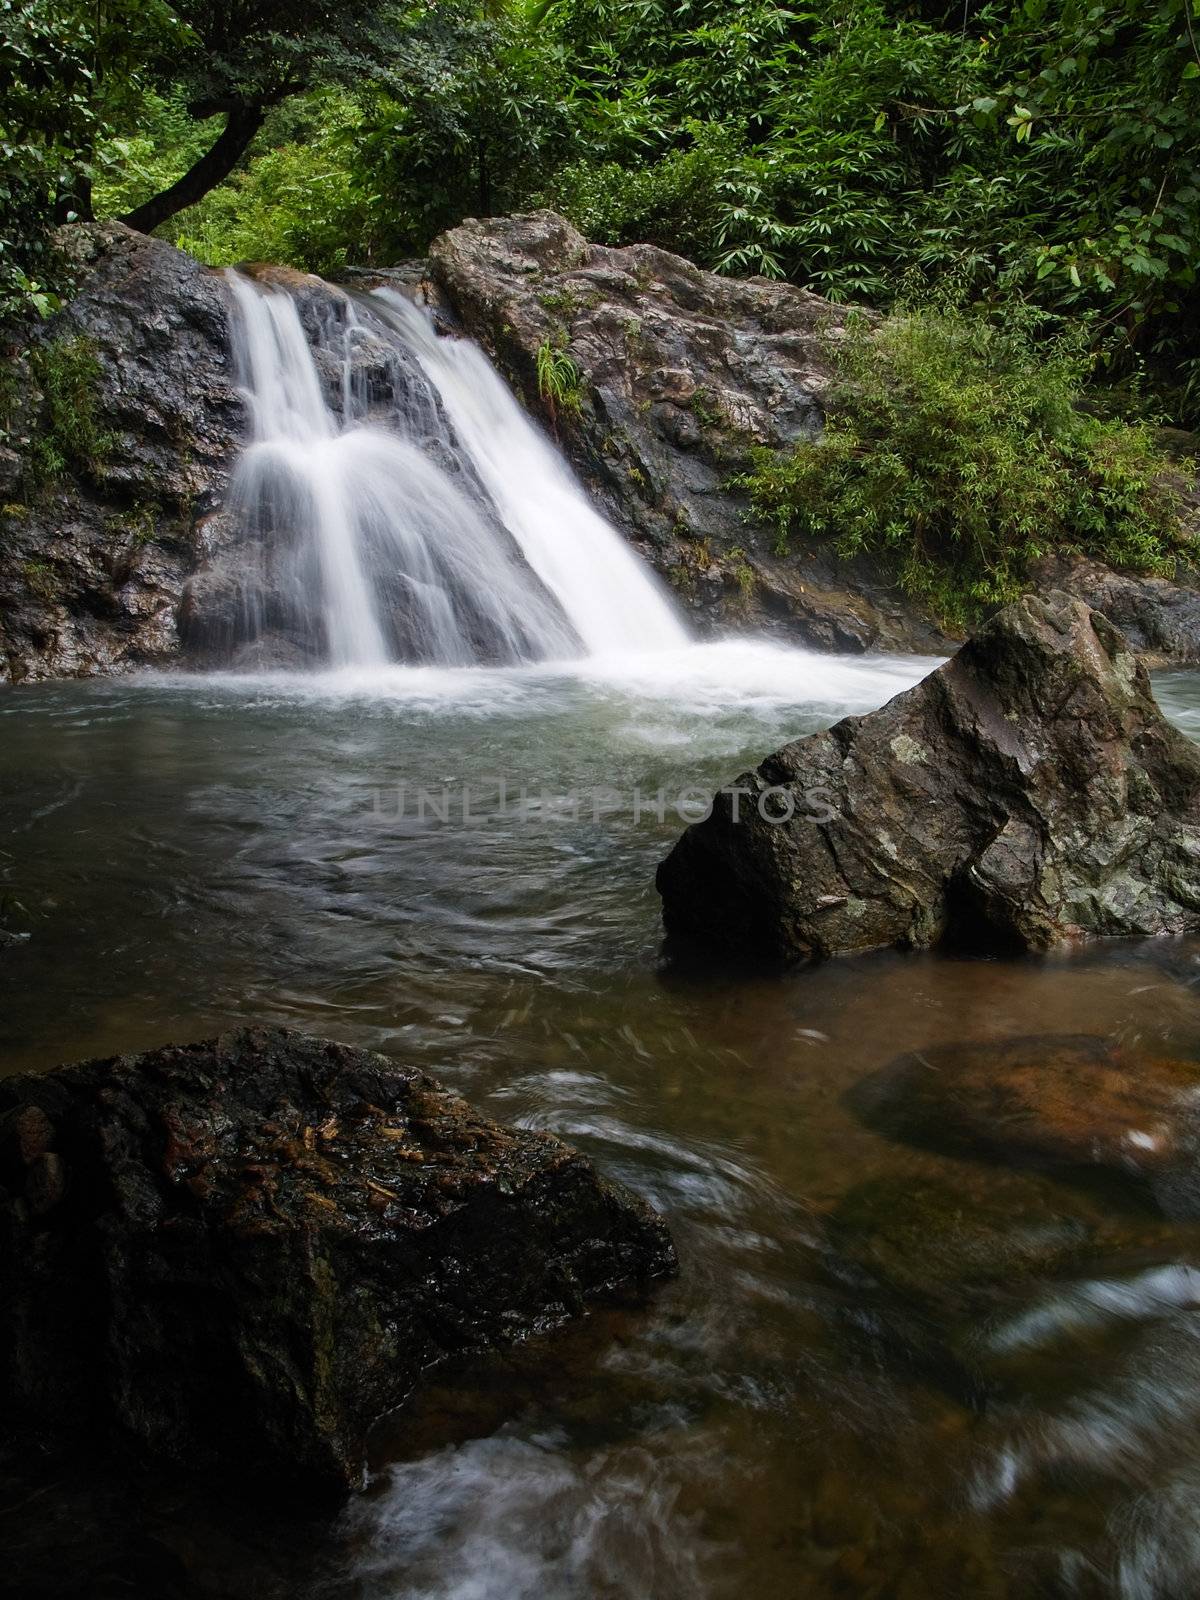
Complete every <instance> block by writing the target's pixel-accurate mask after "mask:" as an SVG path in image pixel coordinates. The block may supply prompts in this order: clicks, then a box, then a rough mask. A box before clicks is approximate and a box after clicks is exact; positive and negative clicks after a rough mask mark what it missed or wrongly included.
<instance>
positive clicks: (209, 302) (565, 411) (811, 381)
mask: <svg viewBox="0 0 1200 1600" xmlns="http://www.w3.org/2000/svg"><path fill="white" fill-rule="evenodd" d="M68 246H69V248H70V250H71V251H72V253H73V254H74V256H75V258H76V264H77V268H78V271H77V279H78V284H79V288H78V292H77V294H76V296H75V298H74V299H73V300H72V302H71V303H70V304H69V305H68V306H67V307H66V309H65V310H64V311H63V312H61V313H60V314H59V315H58V316H57V317H56V318H54V319H53V320H52V321H51V322H50V323H49V324H47V325H46V326H45V327H43V328H40V329H38V330H37V332H36V334H35V336H34V338H33V340H32V342H31V343H30V344H29V345H28V347H27V348H25V349H24V350H21V351H18V352H15V353H11V354H10V357H9V359H8V360H7V361H5V362H4V363H3V364H2V365H0V424H2V426H3V440H2V442H0V680H5V679H7V680H9V681H12V682H18V681H21V680H28V679H36V678H46V677H61V676H70V675H87V674H91V673H97V672H113V671H121V670H123V669H126V668H129V667H133V666H138V665H146V664H155V663H159V664H167V663H171V662H174V661H178V660H180V659H185V660H186V659H198V660H203V659H204V655H205V651H206V650H207V649H209V648H210V646H211V642H212V641H213V639H214V638H216V637H218V636H219V635H222V634H227V633H229V632H230V628H229V627H228V626H227V623H228V621H229V618H230V616H231V615H232V611H233V610H234V609H236V607H237V605H238V603H239V592H240V591H239V576H238V574H239V571H240V569H241V557H240V553H239V551H238V549H237V533H236V530H235V529H234V528H233V527H232V526H231V525H230V519H228V518H225V517H223V516H222V514H221V507H222V505H223V503H224V498H225V494H226V491H227V488H228V483H229V476H230V469H231V466H232V464H233V462H234V460H235V459H236V456H237V452H238V449H239V445H240V443H241V440H242V439H243V437H244V434H245V427H246V417H245V409H244V406H243V404H242V401H241V399H240V396H239V394H238V391H237V388H236V385H235V373H234V370H233V360H232V356H231V352H230V343H229V314H230V304H231V302H230V294H229V288H228V285H227V284H226V283H225V281H224V279H223V278H222V276H221V274H219V273H217V272H213V271H210V270H209V269H207V268H204V267H202V266H200V265H199V264H198V263H197V262H195V261H193V260H192V259H191V258H190V257H188V256H186V255H183V254H182V253H181V252H179V251H177V250H175V249H173V248H172V247H171V246H170V245H167V244H165V243H163V242H162V241H160V240H155V239H148V238H145V237H144V236H142V235H140V234H136V233H133V232H131V231H130V230H129V229H127V228H124V227H122V226H121V225H120V224H117V223H108V224H103V225H100V226H97V227H78V228H74V229H72V230H70V231H69V234H68ZM260 271H263V272H265V273H267V274H269V275H270V276H272V277H273V278H274V279H275V280H276V281H280V280H283V281H286V283H287V284H288V285H289V286H290V287H291V288H292V289H293V290H294V291H295V292H296V293H297V295H298V298H299V300H300V305H301V315H302V317H303V319H304V321H305V323H306V326H309V327H310V328H311V329H312V330H316V331H315V332H314V337H319V329H320V328H321V327H323V326H324V327H327V328H328V327H332V326H335V325H336V324H337V323H338V319H339V317H341V318H344V306H345V295H344V292H343V291H342V290H341V289H339V288H337V287H335V286H331V285H325V284H322V283H321V282H320V281H319V280H317V279H314V278H310V277H306V276H304V275H303V274H299V273H290V272H284V271H282V270H280V269H260ZM375 281H386V282H387V283H388V284H389V285H391V286H392V287H394V288H399V289H402V290H403V291H404V292H405V293H408V294H411V295H413V296H414V297H416V298H418V299H420V300H422V301H424V303H426V304H428V305H432V306H433V307H434V309H435V311H436V312H437V313H438V315H439V317H440V325H441V327H442V328H443V329H447V330H448V329H452V328H457V329H460V330H465V331H466V332H468V333H470V334H471V335H473V336H474V337H476V338H478V339H479V340H480V341H481V343H483V344H484V346H485V347H486V348H487V349H488V350H489V352H490V353H491V355H492V356H493V357H494V359H495V360H496V361H497V362H498V364H499V365H500V367H501V368H502V369H503V371H504V372H505V373H506V375H507V376H508V377H509V378H510V379H511V380H512V381H513V383H514V384H515V385H516V387H517V389H518V391H519V392H520V393H521V394H522V395H523V397H524V399H525V401H526V404H527V405H528V406H529V408H530V409H531V410H532V411H534V412H536V413H538V414H540V415H541V417H542V418H543V420H544V421H545V423H546V426H547V427H548V428H549V429H550V430H551V431H552V432H554V433H555V434H556V435H557V437H558V438H559V440H560V442H561V444H562V446H563V448H564V449H565V450H566V452H567V453H568V455H569V456H570V457H571V459H572V461H573V462H574V465H575V466H576V468H577V469H578V471H579V472H580V473H581V475H582V477H583V478H584V480H585V482H586V483H587V484H588V486H589V487H590V489H591V490H592V492H593V493H594V494H595V496H596V497H597V500H598V501H599V503H600V504H601V506H602V508H603V509H604V511H605V512H606V513H607V514H608V516H609V517H610V518H611V519H612V520H613V521H614V522H615V523H616V524H617V526H619V527H620V528H621V529H623V531H624V532H625V533H626V534H627V535H628V536H629V538H630V539H631V540H632V541H633V542H634V543H635V544H636V545H637V547H638V548H639V549H640V550H641V552H642V553H643V554H644V556H645V557H646V559H647V560H649V561H650V562H651V563H652V564H653V565H654V566H655V567H656V568H657V569H658V570H659V572H661V573H662V574H663V575H664V576H665V577H666V578H667V579H668V580H669V582H670V583H671V584H672V586H673V588H674V590H675V592H676V594H677V595H678V597H679V599H680V601H681V603H682V604H683V605H684V606H685V608H687V610H688V611H689V612H690V614H691V616H692V618H693V621H694V623H695V625H696V626H697V628H698V629H700V630H702V631H704V630H709V631H711V630H714V629H721V628H745V627H751V628H754V629H757V630H763V629H765V630H767V631H773V632H777V633H779V634H781V635H784V636H786V637H789V638H792V639H795V640H796V641H798V642H802V643H806V644H809V645H812V646H814V647H816V648H821V649H831V650H848V651H860V650H867V649H884V650H915V651H922V652H928V651H944V650H947V649H948V648H949V647H950V644H949V641H947V640H946V639H945V638H944V637H943V636H942V634H941V633H940V632H939V631H938V629H937V627H936V626H935V625H934V623H933V621H932V620H931V619H930V618H929V617H928V616H926V615H923V614H922V613H921V611H920V610H919V608H917V607H915V606H914V605H913V604H912V603H910V602H908V601H906V600H905V599H904V598H903V597H902V596H900V595H898V594H897V592H896V591H895V589H894V588H893V587H891V586H890V585H888V584H887V583H884V582H882V581H881V580H880V578H879V575H878V574H877V573H874V572H873V571H872V570H871V568H870V567H869V566H868V565H866V564H864V563H855V564H846V563H840V562H837V561H835V560H834V559H833V558H832V557H830V556H828V555H827V554H825V553H823V552H822V551H821V550H819V549H814V550H810V551H809V552H807V553H804V552H796V553H793V554H790V555H788V556H786V557H784V556H780V555H777V554H776V553H775V551H774V549H773V543H774V541H773V537H772V535H771V534H770V533H769V531H767V530H765V529H763V528H761V527H759V526H756V525H755V523H754V522H753V520H752V519H751V518H750V517H749V515H748V509H749V508H748V505H747V502H746V500H745V497H744V496H743V495H742V494H741V493H740V492H739V491H738V490H737V489H736V488H735V487H733V486H732V485H731V479H732V478H733V477H735V476H736V474H737V472H738V470H739V469H740V468H741V467H742V466H744V465H745V463H746V461H747V457H748V452H749V451H750V450H751V448H752V447H754V446H767V447H771V448H786V447H788V446H790V445H792V444H794V443H795V441H796V440H798V439H801V438H805V437H812V436H813V435H814V434H815V433H816V432H817V431H818V430H819V428H820V426H821V416H822V413H821V398H822V395H823V393H824V391H825V389H826V387H827V385H828V382H829V376H830V375H829V368H828V355H827V352H828V348H829V341H830V340H834V341H836V340H837V339H838V338H839V336H840V333H841V329H842V327H843V325H844V315H845V313H844V311H843V310H842V309H841V308H839V307H837V306H834V305H831V304H830V303H829V302H827V301H825V300H822V299H821V298H820V297H819V296H817V295H814V294H811V293H809V292H808V291H806V290H804V289H801V288H797V287H795V286H794V285H789V284H781V283H771V282H767V281H766V280H764V279H728V278H720V277H717V276H715V275H714V274H712V273H708V272H703V271H701V270H700V269H699V268H697V267H694V266H692V265H691V264H690V263H689V262H687V261H684V260H683V259H681V258H680V257H678V256H673V255H670V254H668V253H667V252H665V251H663V250H660V249H656V248H653V247H651V246H648V245H635V246H631V247H629V248H626V249H621V250H614V249H605V248H602V247H599V246H594V245H589V244H588V243H587V242H586V241H585V240H584V239H583V237H582V236H581V235H580V234H579V233H578V232H577V231H576V230H575V229H574V228H572V227H571V226H570V225H569V224H568V223H567V222H565V221H564V220H563V219H562V218H561V217H558V216H555V215H554V214H553V213H550V212H537V213H534V214H532V215H529V216H524V217H510V218H499V219H493V220H489V221H486V222H466V223H464V224H463V225H462V226H461V227H459V228H456V229H454V230H452V231H451V232H450V233H447V234H446V235H444V236H443V237H442V238H441V239H439V240H438V241H437V242H436V243H435V245H434V247H433V252H432V259H431V261H430V262H429V263H409V264H406V265H405V266H403V267H400V268H396V269H393V270H392V271H391V272H387V273H382V274H355V275H352V276H351V285H350V287H351V288H355V289H365V288H369V287H370V286H371V284H372V283H373V282H375ZM362 359H363V360H364V361H365V362H368V363H369V362H370V361H371V360H372V359H374V358H373V357H372V355H371V352H370V351H369V350H364V352H363V355H362ZM539 359H540V360H541V362H542V363H543V365H544V364H545V363H546V362H547V361H549V362H550V363H551V364H552V365H555V364H556V374H557V381H556V383H554V384H550V385H547V383H546V382H545V372H544V371H543V373H542V374H539ZM331 381H332V377H331ZM370 381H371V379H370V375H369V374H368V375H367V387H368V388H369V387H370ZM548 388H549V389H551V390H554V389H555V388H556V389H557V398H553V397H552V398H549V399H548V398H547V397H546V391H547V389H548ZM1051 577H1052V579H1053V583H1054V584H1055V585H1056V586H1058V587H1061V588H1064V589H1068V590H1070V591H1071V592H1073V593H1075V594H1077V595H1079V596H1080V597H1081V598H1082V599H1084V600H1086V601H1087V602H1088V603H1089V604H1091V605H1093V606H1095V607H1096V608H1098V609H1101V610H1103V611H1105V612H1106V613H1110V614H1112V615H1113V617H1114V620H1116V621H1117V622H1118V625H1119V626H1121V627H1122V628H1123V629H1125V630H1126V631H1127V632H1128V634H1129V637H1130V639H1131V641H1132V642H1133V643H1134V646H1135V648H1137V649H1138V650H1139V651H1140V652H1142V653H1143V654H1144V655H1146V656H1147V657H1148V658H1149V659H1151V660H1153V661H1176V662H1178V661H1191V660H1197V659H1200V599H1198V598H1197V594H1196V591H1195V590H1192V589H1188V588H1182V587H1179V586H1176V585H1173V584H1167V583H1164V582H1163V581H1162V580H1150V581H1143V580H1141V579H1139V578H1136V577H1131V576H1128V575H1117V574H1114V573H1112V572H1111V571H1109V570H1108V569H1107V568H1104V567H1099V566H1097V565H1096V564H1094V563H1069V562H1068V563H1063V562H1061V561H1060V562H1058V563H1056V564H1055V566H1054V569H1053V573H1052V574H1051V573H1049V572H1048V573H1047V587H1048V586H1049V585H1050V579H1051ZM1039 583H1040V580H1039ZM276 632H277V633H280V639H279V640H277V641H275V642H276V643H277V644H279V645H280V651H279V652H278V653H277V656H276V657H275V658H276V659H279V658H282V659H291V656H292V655H294V653H295V652H294V650H292V651H291V654H289V649H290V648H291V647H290V645H289V641H288V639H287V638H286V637H285V635H286V632H287V630H286V628H282V629H277V630H276Z"/></svg>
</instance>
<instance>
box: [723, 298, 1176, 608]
mask: <svg viewBox="0 0 1200 1600" xmlns="http://www.w3.org/2000/svg"><path fill="white" fill-rule="evenodd" d="M830 350H831V353H832V356H833V360H834V365H835V369H836V379H835V382H834V384H833V386H832V388H831V390H830V392H829V395H828V396H827V410H828V417H827V423H826V428H825V432H824V434H823V436H822V437H821V438H820V439H819V440H817V441H816V442H813V443H807V442H806V443H801V444H800V445H798V446H797V448H796V449H795V451H794V452H792V453H791V454H784V455H780V454H772V453H768V452H760V453H759V454H758V455H757V457H756V460H755V466H754V470H753V471H752V472H750V473H749V474H747V475H745V476H743V477H742V479H740V480H739V481H740V482H741V483H742V485H743V486H744V487H747V488H748V489H749V490H750V493H751V496H752V499H753V503H754V506H755V508H756V510H757V511H758V513H759V514H760V515H762V516H763V517H764V518H766V519H768V520H769V521H771V522H772V523H773V524H774V526H775V527H776V530H777V533H778V535H779V537H780V539H781V541H782V542H783V546H784V547H786V543H787V540H788V538H789V537H790V536H793V535H796V534H799V535H801V536H808V537H810V538H814V539H818V540H822V541H827V542H829V543H831V544H832V545H833V548H834V549H835V550H836V552H837V553H838V555H839V556H842V557H843V558H850V557H853V556H855V555H858V554H860V553H864V554H869V555H871V556H874V557H876V558H877V559H878V560H880V561H881V562H882V564H883V565H884V567H885V569H886V570H888V571H890V572H891V573H892V575H893V576H894V578H895V580H896V581H897V582H898V583H899V585H900V586H901V588H902V589H904V590H905V592H906V593H908V594H910V595H912V596H913V597H915V598H918V599H921V600H923V601H925V602H927V603H928V604H929V605H930V606H931V607H932V609H933V610H934V611H935V612H937V613H938V614H939V615H940V616H941V618H942V619H943V621H944V622H945V623H946V624H947V625H949V626H951V627H963V626H965V625H967V624H969V623H971V622H972V621H974V620H975V619H976V618H977V617H978V616H979V615H980V614H981V613H982V612H983V611H985V610H986V609H987V608H989V607H991V606H995V605H998V604H1002V603H1004V602H1005V601H1007V600H1010V599H1012V598H1013V597H1014V596H1015V595H1016V594H1018V593H1019V592H1020V590H1021V588H1022V586H1023V584H1024V582H1025V579H1026V574H1027V572H1028V568H1029V566H1030V563H1031V562H1033V561H1035V560H1036V559H1037V558H1038V557H1040V556H1043V555H1046V554H1049V553H1051V552H1053V551H1064V550H1065V551H1078V552H1079V553H1081V554H1087V555H1092V556H1096V557H1098V558H1099V559H1101V560H1103V561H1107V562H1109V563H1110V564H1111V565H1113V566H1118V567H1126V568H1130V569H1134V570H1137V571H1140V572H1156V573H1163V574H1170V573H1171V572H1172V571H1173V570H1174V566H1175V562H1176V558H1177V556H1178V555H1179V554H1181V553H1183V552H1184V551H1185V550H1190V546H1191V540H1190V537H1189V536H1188V535H1187V534H1186V533H1185V531H1184V529H1183V525H1182V523H1181V520H1180V498H1179V495H1178V492H1177V491H1176V489H1175V488H1174V487H1172V484H1171V482H1170V480H1169V477H1168V472H1167V468H1168V462H1167V459H1166V457H1165V456H1164V455H1163V454H1162V453H1161V451H1160V450H1159V449H1158V448H1157V447H1156V445H1155V442H1154V436H1153V432H1152V430H1151V429H1150V428H1149V426H1148V425H1147V424H1145V423H1130V422H1122V421H1117V420H1106V419H1101V418H1098V417H1095V416H1092V415H1089V414H1087V413H1086V412H1085V411H1083V410H1082V409H1080V406H1079V399H1080V392H1081V386H1082V383H1083V380H1084V377H1085V375H1086V371H1085V367H1086V364H1085V363H1084V362H1083V361H1082V359H1081V358H1080V357H1078V356H1077V355H1076V354H1075V353H1073V352H1072V351H1071V350H1070V349H1069V348H1068V347H1066V346H1065V345H1064V344H1062V343H1061V342H1060V343H1058V344H1056V345H1052V346H1047V345H1046V344H1044V343H1043V344H1041V345H1039V346H1037V347H1036V348H1035V347H1034V345H1033V343H1032V341H1031V338H1030V337H1029V335H1028V334H1027V333H1026V332H1024V331H1023V330H1022V329H1021V328H1019V327H1013V326H1008V327H1003V328H1001V327H997V326H995V325H993V324H991V323H988V322H986V321H984V320H982V319H978V318H973V317H968V316H958V315H951V314H945V313H942V314H938V313H934V312H917V313H913V314H910V315H907V316H901V317H896V318H892V319H889V320H888V321H886V322H884V323H882V324H878V325H872V324H870V323H868V322H867V321H866V320H865V319H863V318H852V319H851V320H850V322H849V324H848V327H847V331H846V333H845V334H844V335H840V336H831V338H830Z"/></svg>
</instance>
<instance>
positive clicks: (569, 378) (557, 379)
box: [537, 335, 583, 430]
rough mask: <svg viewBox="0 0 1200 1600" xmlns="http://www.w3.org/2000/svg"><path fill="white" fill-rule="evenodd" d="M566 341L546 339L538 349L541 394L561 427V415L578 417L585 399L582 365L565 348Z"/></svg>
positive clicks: (555, 424) (554, 421)
mask: <svg viewBox="0 0 1200 1600" xmlns="http://www.w3.org/2000/svg"><path fill="white" fill-rule="evenodd" d="M564 344H565V341H564V339H563V338H562V336H561V335H560V336H559V338H557V339H543V340H542V342H541V344H540V345H539V346H538V350H537V385H538V393H539V394H540V395H541V397H542V399H543V400H544V401H545V402H546V408H547V410H548V411H549V413H550V422H551V425H552V426H553V427H554V428H555V429H556V430H557V427H558V418H559V417H560V416H568V417H575V416H578V415H579V408H580V406H581V404H582V402H583V383H582V380H581V378H580V373H579V368H578V367H577V366H576V365H575V363H574V361H572V359H571V357H570V356H569V355H568V354H567V351H566V349H565V348H564Z"/></svg>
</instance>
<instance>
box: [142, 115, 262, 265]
mask: <svg viewBox="0 0 1200 1600" xmlns="http://www.w3.org/2000/svg"><path fill="white" fill-rule="evenodd" d="M266 115H267V108H266V107H265V106H261V105H251V106H235V107H234V108H233V109H232V110H231V111H229V112H228V113H227V115H226V119H225V126H224V128H223V129H222V130H221V134H220V137H219V138H218V139H217V142H216V143H215V144H214V145H213V146H212V147H211V148H210V149H208V150H206V151H205V152H204V154H203V155H202V156H201V157H200V159H199V161H197V162H196V164H195V166H194V167H191V168H189V170H188V171H187V172H185V173H184V175H183V177H182V178H180V179H178V180H177V181H176V182H175V183H173V184H172V185H171V187H170V188H169V189H164V190H163V191H162V192H161V193H160V194H156V195H155V196H154V197H153V198H152V199H150V200H147V201H145V202H144V203H143V204H142V205H140V206H135V207H134V209H133V210H132V211H129V212H127V213H126V214H125V216H123V217H122V218H121V221H122V222H124V223H126V224H127V225H128V226H129V227H131V228H137V229H138V231H139V232H140V233H153V232H154V230H155V228H157V227H159V226H160V225H161V224H162V223H164V222H166V221H167V219H168V218H169V217H173V216H174V215H175V214H176V212H178V211H183V210H185V209H186V208H187V207H188V206H194V205H195V204H196V201H197V200H203V198H204V196H205V195H206V194H207V193H208V191H209V190H210V189H215V188H216V186H217V184H219V183H220V182H221V180H222V179H223V178H227V177H228V176H229V174H230V173H231V172H232V171H233V169H234V167H235V166H237V164H238V162H239V161H240V160H241V158H242V156H243V155H245V153H246V150H247V149H248V147H249V145H250V141H251V140H252V139H253V138H254V135H255V134H256V133H257V132H258V130H259V129H260V128H261V127H262V125H263V122H264V120H265V118H266Z"/></svg>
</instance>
